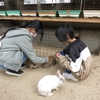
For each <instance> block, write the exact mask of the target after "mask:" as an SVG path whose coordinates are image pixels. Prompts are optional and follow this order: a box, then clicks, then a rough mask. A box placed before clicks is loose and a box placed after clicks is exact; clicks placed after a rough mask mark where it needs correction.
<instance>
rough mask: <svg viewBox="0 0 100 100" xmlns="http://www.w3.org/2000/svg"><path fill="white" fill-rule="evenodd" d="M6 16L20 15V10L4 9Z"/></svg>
mask: <svg viewBox="0 0 100 100" xmlns="http://www.w3.org/2000/svg"><path fill="white" fill-rule="evenodd" d="M6 13H7V16H19V17H20V16H22V14H21V11H20V10H6Z"/></svg>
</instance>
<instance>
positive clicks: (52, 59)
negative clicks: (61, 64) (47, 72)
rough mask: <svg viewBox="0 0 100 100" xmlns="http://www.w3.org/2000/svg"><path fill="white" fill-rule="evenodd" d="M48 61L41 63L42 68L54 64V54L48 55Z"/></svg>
mask: <svg viewBox="0 0 100 100" xmlns="http://www.w3.org/2000/svg"><path fill="white" fill-rule="evenodd" d="M48 59H49V60H48V62H47V63H45V64H44V65H43V68H47V67H50V66H54V65H55V64H56V59H55V57H54V56H48Z"/></svg>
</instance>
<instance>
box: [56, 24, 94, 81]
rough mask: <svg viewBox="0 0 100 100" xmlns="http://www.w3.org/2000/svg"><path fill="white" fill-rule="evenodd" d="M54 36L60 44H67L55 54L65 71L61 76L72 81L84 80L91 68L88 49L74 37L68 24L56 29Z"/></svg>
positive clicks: (90, 57)
mask: <svg viewBox="0 0 100 100" xmlns="http://www.w3.org/2000/svg"><path fill="white" fill-rule="evenodd" d="M55 35H56V37H57V38H58V40H59V41H60V42H61V43H63V44H67V43H68V44H67V47H66V48H64V49H63V50H62V51H61V52H58V53H57V54H56V57H57V59H58V62H59V63H60V65H61V66H62V67H64V68H65V69H66V72H64V73H62V75H63V76H64V77H65V78H66V79H71V80H73V81H80V80H84V79H86V78H87V77H88V76H89V74H90V73H91V70H92V67H93V64H92V62H93V61H92V56H91V53H90V51H89V48H88V47H87V46H86V45H85V44H84V43H83V42H82V41H81V40H80V39H79V38H78V37H75V36H74V30H73V28H72V26H71V25H70V24H68V23H66V24H64V25H62V26H60V27H58V28H57V30H56V32H55Z"/></svg>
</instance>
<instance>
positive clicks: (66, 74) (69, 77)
mask: <svg viewBox="0 0 100 100" xmlns="http://www.w3.org/2000/svg"><path fill="white" fill-rule="evenodd" d="M62 75H63V76H64V77H65V79H71V80H73V81H78V79H77V78H75V77H74V76H73V75H72V74H68V73H62Z"/></svg>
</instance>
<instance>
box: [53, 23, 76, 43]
mask: <svg viewBox="0 0 100 100" xmlns="http://www.w3.org/2000/svg"><path fill="white" fill-rule="evenodd" d="M67 34H68V36H69V37H70V38H71V39H73V38H74V37H75V36H74V30H73V27H72V25H71V24H70V23H65V24H62V25H61V26H59V27H58V28H57V30H56V32H55V36H56V37H57V38H58V40H59V41H60V42H65V41H67V40H68V38H67Z"/></svg>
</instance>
